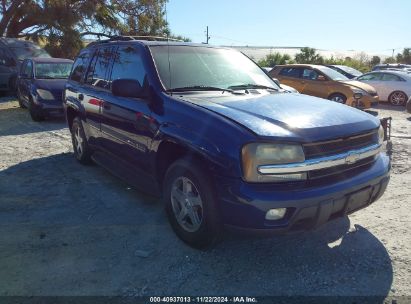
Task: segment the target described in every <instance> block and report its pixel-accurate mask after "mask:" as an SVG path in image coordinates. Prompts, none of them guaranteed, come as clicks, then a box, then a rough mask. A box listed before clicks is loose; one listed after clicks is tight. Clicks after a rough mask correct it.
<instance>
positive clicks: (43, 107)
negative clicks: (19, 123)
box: [34, 98, 64, 116]
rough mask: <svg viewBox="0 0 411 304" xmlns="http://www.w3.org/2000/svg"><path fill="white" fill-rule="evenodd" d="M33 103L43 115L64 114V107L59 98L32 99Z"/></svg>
mask: <svg viewBox="0 0 411 304" xmlns="http://www.w3.org/2000/svg"><path fill="white" fill-rule="evenodd" d="M34 104H35V105H36V107H37V108H38V110H39V111H41V112H42V113H43V114H44V115H47V116H64V107H63V102H62V101H61V100H43V99H40V98H36V99H34Z"/></svg>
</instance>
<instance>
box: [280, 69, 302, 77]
mask: <svg viewBox="0 0 411 304" xmlns="http://www.w3.org/2000/svg"><path fill="white" fill-rule="evenodd" d="M280 75H282V76H286V77H293V78H300V77H301V68H283V69H282V70H281V71H280Z"/></svg>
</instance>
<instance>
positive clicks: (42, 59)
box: [27, 57, 73, 63]
mask: <svg viewBox="0 0 411 304" xmlns="http://www.w3.org/2000/svg"><path fill="white" fill-rule="evenodd" d="M27 59H30V60H31V61H33V62H34V63H65V62H67V63H72V62H73V60H71V59H66V58H51V57H33V58H27Z"/></svg>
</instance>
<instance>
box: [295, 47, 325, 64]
mask: <svg viewBox="0 0 411 304" xmlns="http://www.w3.org/2000/svg"><path fill="white" fill-rule="evenodd" d="M294 59H295V61H296V62H297V63H310V64H323V63H324V58H323V57H322V56H321V55H320V54H318V53H317V51H316V50H315V49H313V48H309V47H304V48H302V49H301V50H300V53H297V54H295V57H294Z"/></svg>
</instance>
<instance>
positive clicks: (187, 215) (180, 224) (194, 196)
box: [163, 159, 221, 249]
mask: <svg viewBox="0 0 411 304" xmlns="http://www.w3.org/2000/svg"><path fill="white" fill-rule="evenodd" d="M163 188H164V189H163V190H164V203H165V208H166V212H167V216H168V219H169V221H170V224H171V226H172V228H173V230H174V232H175V233H176V234H177V236H178V237H179V238H180V239H181V240H183V241H184V242H185V243H187V244H188V245H190V246H191V247H194V248H197V249H208V248H210V247H212V246H213V245H214V244H216V242H217V240H218V235H219V231H220V229H221V227H220V226H221V225H220V219H219V214H218V211H217V208H216V205H215V204H216V201H215V199H214V191H213V187H212V185H211V183H210V178H209V177H208V174H207V173H206V170H204V169H203V168H201V167H200V166H199V165H198V164H197V162H195V161H194V160H191V159H181V160H177V161H176V162H174V163H173V164H172V165H171V166H170V167H169V168H168V170H167V173H166V175H165V179H164V185H163ZM183 204H184V207H183ZM183 208H184V209H183ZM178 215H181V216H180V217H179V216H178Z"/></svg>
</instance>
